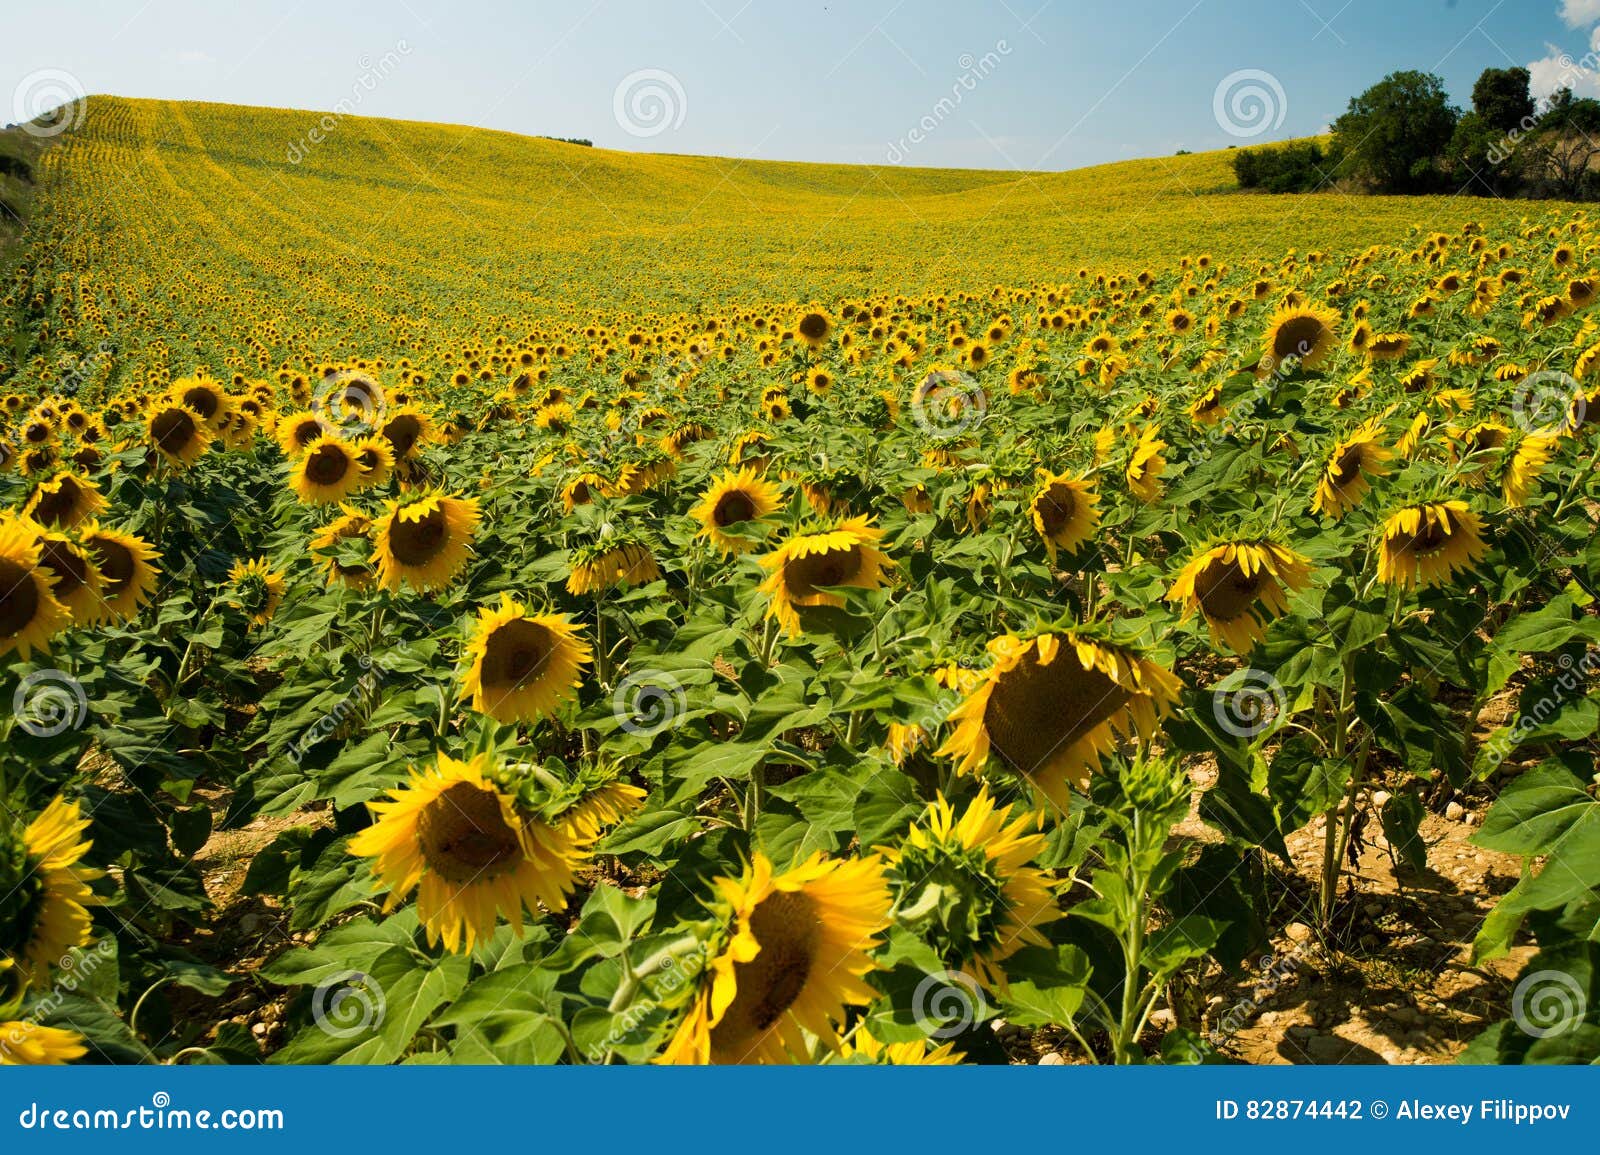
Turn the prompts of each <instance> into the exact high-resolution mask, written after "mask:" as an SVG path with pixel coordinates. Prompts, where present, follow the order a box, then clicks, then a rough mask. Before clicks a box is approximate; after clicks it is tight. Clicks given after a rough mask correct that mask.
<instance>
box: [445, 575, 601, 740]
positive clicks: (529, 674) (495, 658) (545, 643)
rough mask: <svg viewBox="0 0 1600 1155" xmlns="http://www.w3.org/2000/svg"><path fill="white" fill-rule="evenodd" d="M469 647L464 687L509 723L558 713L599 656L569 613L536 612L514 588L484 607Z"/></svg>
mask: <svg viewBox="0 0 1600 1155" xmlns="http://www.w3.org/2000/svg"><path fill="white" fill-rule="evenodd" d="M466 653H467V656H468V658H469V659H470V664H469V665H468V667H467V671H466V673H465V675H464V676H463V677H462V681H461V692H462V693H463V694H464V695H466V696H468V697H470V698H471V699H472V708H473V709H474V710H477V711H478V712H479V713H480V714H487V715H488V716H489V717H491V718H493V719H494V720H495V721H497V722H507V723H510V722H533V721H536V720H538V719H539V718H544V717H548V716H550V715H551V714H553V713H555V712H556V710H557V709H558V708H559V707H560V705H561V703H562V702H565V701H569V700H570V699H572V698H573V697H575V696H576V694H577V690H578V687H579V686H580V685H581V684H582V674H583V667H584V666H586V665H588V664H589V663H590V662H592V661H593V660H594V652H593V650H591V649H590V648H589V644H588V643H587V642H585V641H584V640H583V639H582V638H581V637H580V636H579V635H578V631H577V630H576V629H575V628H574V626H573V623H572V622H571V621H570V620H569V619H568V618H567V616H566V615H565V614H532V615H530V614H529V613H528V609H527V607H526V606H524V605H522V604H521V603H520V602H515V601H512V600H511V595H510V594H501V595H500V604H499V606H497V607H493V608H485V609H481V610H479V611H478V622H477V625H476V626H475V627H474V628H473V631H472V639H471V640H470V641H469V642H468V643H467V650H466Z"/></svg>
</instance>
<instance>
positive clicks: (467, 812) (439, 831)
mask: <svg viewBox="0 0 1600 1155" xmlns="http://www.w3.org/2000/svg"><path fill="white" fill-rule="evenodd" d="M417 840H418V842H419V844H420V845H421V848H422V857H423V859H424V861H426V862H427V864H428V868H429V869H430V870H432V871H433V872H434V873H435V874H437V875H439V876H440V877H442V878H444V879H445V880H446V881H448V882H454V883H461V884H464V883H469V882H475V881H478V880H479V879H480V878H481V879H484V880H488V879H492V878H495V877H497V876H498V875H500V874H503V873H505V871H506V870H507V869H509V868H510V867H512V866H513V865H515V864H516V863H517V862H519V861H520V860H521V858H522V845H521V843H520V842H519V841H518V840H517V833H516V831H514V830H512V829H511V827H510V826H508V825H506V820H505V816H504V815H503V814H502V813H501V812H500V800H499V798H498V797H496V795H495V793H494V791H492V790H486V789H484V788H483V787H480V786H474V785H473V784H472V783H470V782H456V783H454V784H452V785H451V786H449V787H448V788H446V789H445V790H444V792H443V793H441V794H440V795H439V797H437V798H436V799H434V800H433V801H432V802H430V803H429V804H428V805H427V806H426V807H425V808H424V809H423V811H422V814H421V816H420V817H419V818H418V820H417Z"/></svg>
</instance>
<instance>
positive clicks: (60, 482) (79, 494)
mask: <svg viewBox="0 0 1600 1155" xmlns="http://www.w3.org/2000/svg"><path fill="white" fill-rule="evenodd" d="M105 507H106V499H105V498H104V497H102V496H101V495H100V489H99V487H98V486H96V485H95V483H94V482H92V481H90V480H89V479H88V478H87V477H79V476H78V475H77V474H75V473H58V474H56V476H54V477H52V478H51V479H50V480H49V481H41V482H40V483H39V484H38V485H36V486H34V489H33V492H32V493H31V494H30V495H29V496H28V503H27V504H26V505H25V506H23V507H22V514H23V516H24V517H31V518H33V520H34V521H36V522H38V523H39V524H40V525H44V526H49V527H50V528H51V529H71V528H72V527H73V526H75V525H77V524H78V523H79V522H84V521H88V520H89V519H90V518H92V517H96V516H98V515H99V514H100V511H101V510H103V509H105Z"/></svg>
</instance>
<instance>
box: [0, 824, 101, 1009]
mask: <svg viewBox="0 0 1600 1155" xmlns="http://www.w3.org/2000/svg"><path fill="white" fill-rule="evenodd" d="M88 828H89V819H87V818H85V817H83V815H82V814H81V813H80V812H79V807H78V803H77V802H67V801H65V800H64V799H62V798H59V797H57V798H55V799H53V800H52V801H51V802H50V805H48V806H46V807H45V808H44V812H43V813H41V814H40V815H39V816H38V817H37V818H35V819H34V820H33V821H32V822H30V823H28V825H27V826H26V827H25V828H23V830H22V831H21V837H20V838H18V837H17V836H16V833H15V832H12V833H11V834H9V835H8V834H6V832H5V830H4V829H3V828H0V916H3V917H0V959H9V960H10V961H11V962H12V963H13V964H14V965H15V966H16V968H17V973H18V974H19V975H20V977H21V979H22V981H23V982H24V983H27V984H28V985H30V986H32V987H34V988H35V989H39V988H42V987H46V986H49V985H50V966H51V964H52V963H54V962H56V961H57V960H58V959H60V958H62V957H63V956H65V955H67V953H68V952H69V951H71V950H72V949H73V948H75V947H81V946H85V945H87V944H88V942H89V930H90V922H89V911H88V909H87V908H88V906H89V904H90V903H91V901H92V896H91V894H90V892H89V883H90V882H91V881H93V880H94V879H96V878H99V877H100V871H98V870H92V869H89V868H87V867H82V866H79V865H78V863H79V861H80V860H81V859H82V858H83V856H84V855H85V854H87V853H88V852H89V847H90V845H91V844H90V843H89V842H86V841H83V840H82V839H81V837H80V836H81V835H82V834H83V832H84V831H85V830H87V829H88Z"/></svg>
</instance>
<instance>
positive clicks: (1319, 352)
mask: <svg viewBox="0 0 1600 1155" xmlns="http://www.w3.org/2000/svg"><path fill="white" fill-rule="evenodd" d="M1338 323H1339V314H1338V313H1336V312H1334V311H1333V310H1332V309H1326V308H1323V307H1321V306H1318V305H1286V306H1283V307H1281V308H1279V309H1278V310H1277V312H1275V313H1273V314H1272V318H1271V320H1270V321H1268V323H1267V331H1266V333H1265V334H1264V335H1263V337H1262V351H1261V361H1260V362H1259V364H1258V366H1257V372H1258V373H1261V374H1262V375H1263V376H1265V375H1270V374H1272V373H1275V372H1278V371H1280V370H1281V369H1284V368H1290V367H1294V366H1298V367H1300V368H1303V369H1311V368H1314V367H1315V366H1317V365H1318V364H1320V363H1321V362H1322V361H1323V359H1324V358H1326V357H1327V355H1328V352H1329V350H1331V349H1332V348H1333V342H1334V329H1335V327H1336V326H1337V325H1338Z"/></svg>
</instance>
